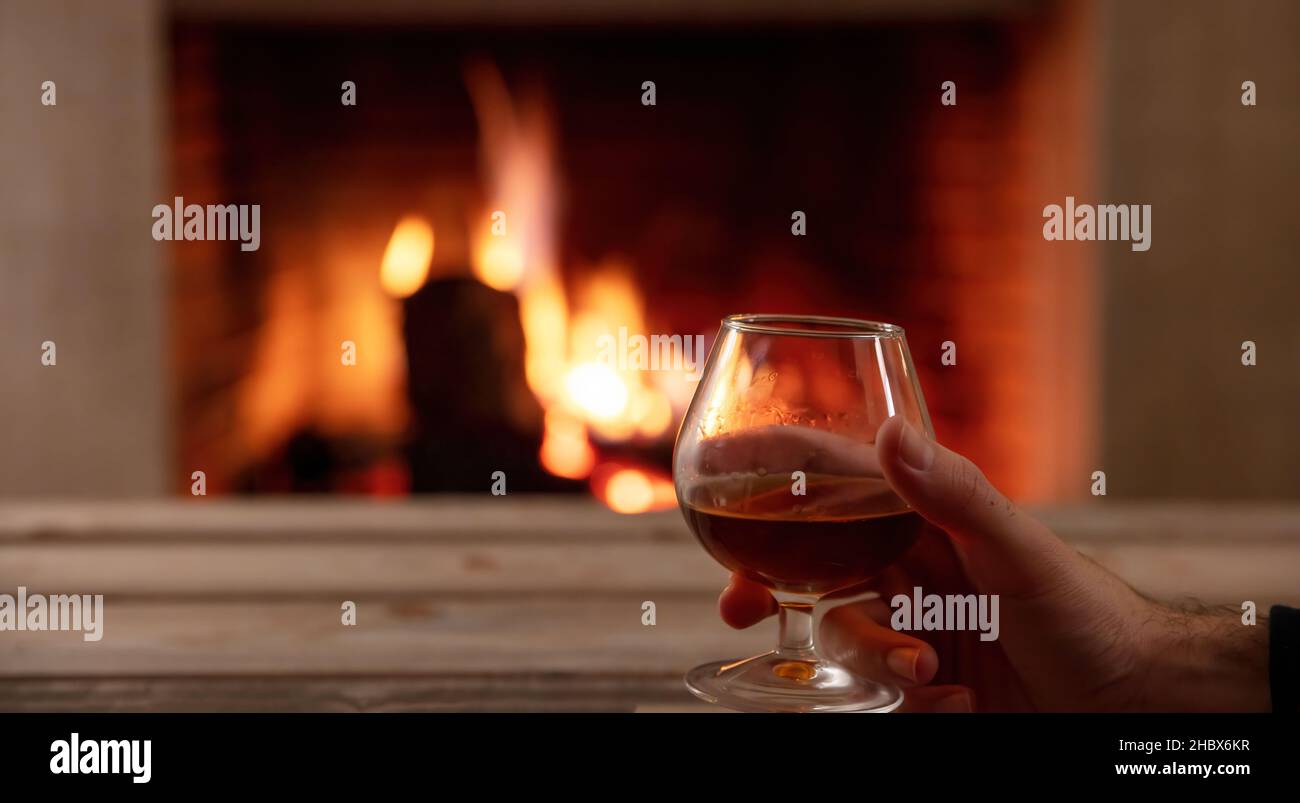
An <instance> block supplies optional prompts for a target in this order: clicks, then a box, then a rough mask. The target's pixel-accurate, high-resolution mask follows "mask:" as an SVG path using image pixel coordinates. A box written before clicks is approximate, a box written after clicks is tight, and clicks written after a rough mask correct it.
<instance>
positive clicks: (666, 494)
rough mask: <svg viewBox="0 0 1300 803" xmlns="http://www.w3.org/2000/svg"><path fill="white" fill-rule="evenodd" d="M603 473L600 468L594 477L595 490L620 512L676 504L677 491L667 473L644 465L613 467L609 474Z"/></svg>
mask: <svg viewBox="0 0 1300 803" xmlns="http://www.w3.org/2000/svg"><path fill="white" fill-rule="evenodd" d="M601 468H602V469H605V468H606V467H604V466H602V467H601ZM602 473H605V472H603V471H601V470H598V471H597V476H594V477H593V478H592V485H593V490H595V491H596V495H597V496H599V497H600V499H601V501H603V502H604V503H605V504H606V505H608V506H609V508H610V510H613V511H615V512H616V513H629V514H631V513H646V512H648V511H651V510H663V509H665V508H669V507H672V506H673V505H674V504H676V500H677V496H676V492H675V491H674V490H673V483H672V480H670V479H669V478H668V476H667V475H666V474H663V473H661V472H651V471H647V470H644V469H640V468H613V469H611V470H610V471H609V473H608V476H607V477H601V476H599V475H600V474H602Z"/></svg>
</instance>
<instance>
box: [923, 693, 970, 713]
mask: <svg viewBox="0 0 1300 803" xmlns="http://www.w3.org/2000/svg"><path fill="white" fill-rule="evenodd" d="M933 710H934V712H935V713H936V714H973V713H974V712H975V699H974V698H973V697H972V696H971V693H970V692H966V691H962V692H957V693H956V694H950V695H948V696H947V697H944V698H942V699H940V700H936V701H935V703H934V709H933Z"/></svg>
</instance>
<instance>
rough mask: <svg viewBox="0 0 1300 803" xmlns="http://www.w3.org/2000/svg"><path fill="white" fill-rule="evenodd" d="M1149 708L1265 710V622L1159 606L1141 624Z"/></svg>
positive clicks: (1145, 698)
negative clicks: (1147, 671) (1147, 670)
mask: <svg viewBox="0 0 1300 803" xmlns="http://www.w3.org/2000/svg"><path fill="white" fill-rule="evenodd" d="M1142 643H1143V644H1144V651H1145V655H1144V662H1145V663H1146V664H1147V666H1148V667H1149V670H1150V671H1149V673H1148V674H1147V682H1146V684H1145V685H1146V694H1145V695H1144V696H1143V705H1142V706H1141V707H1142V708H1143V709H1145V710H1148V711H1269V710H1271V709H1270V698H1269V685H1268V682H1269V675H1268V660H1269V652H1268V622H1267V620H1263V621H1259V622H1257V623H1256V624H1253V625H1248V624H1243V623H1242V621H1241V616H1240V614H1238V613H1235V612H1233V611H1232V610H1231V609H1225V610H1223V611H1222V612H1185V611H1177V610H1173V609H1171V608H1166V607H1163V606H1156V610H1155V611H1153V614H1152V616H1151V618H1150V620H1149V621H1148V622H1147V624H1146V626H1145V627H1144V637H1143V639H1142Z"/></svg>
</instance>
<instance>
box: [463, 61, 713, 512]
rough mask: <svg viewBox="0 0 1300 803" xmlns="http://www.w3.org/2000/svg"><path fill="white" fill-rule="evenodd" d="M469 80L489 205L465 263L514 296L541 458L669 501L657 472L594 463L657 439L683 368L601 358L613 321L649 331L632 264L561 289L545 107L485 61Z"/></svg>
mask: <svg viewBox="0 0 1300 803" xmlns="http://www.w3.org/2000/svg"><path fill="white" fill-rule="evenodd" d="M466 83H467V85H468V87H469V91H470V97H471V99H472V100H473V103H474V109H475V114H476V116H477V117H478V121H479V127H480V131H481V132H482V151H483V153H482V155H483V163H484V169H485V173H486V178H487V184H488V189H489V203H490V204H491V207H490V208H491V209H492V210H493V211H492V212H491V214H490V218H491V220H492V223H491V225H485V226H483V227H481V228H479V229H478V230H477V231H476V232H475V233H474V237H475V242H474V245H473V249H472V253H473V271H474V275H475V277H476V278H478V279H479V281H481V282H483V283H484V284H486V285H488V286H489V287H493V288H496V289H498V290H503V291H509V292H513V293H514V294H515V295H516V296H517V297H518V299H519V315H520V323H521V325H522V328H523V331H524V346H525V356H524V370H525V374H526V378H527V381H528V387H529V389H530V390H532V392H533V395H534V396H536V397H537V399H538V400H539V401H540V402H541V404H542V406H543V408H544V409H545V410H546V415H545V424H544V426H545V431H544V436H543V442H542V447H541V451H540V454H539V457H540V460H541V463H542V466H543V467H544V468H545V469H546V470H547V471H549V472H551V473H552V474H555V475H556V476H560V477H568V478H572V479H582V478H584V477H591V478H592V488H593V490H594V491H595V492H596V495H597V496H598V497H599V498H601V499H602V500H603V501H604V502H605V503H606V504H607V505H609V506H610V507H611V508H613V509H615V510H618V511H619V512H623V513H636V512H641V511H645V510H654V509H658V508H662V507H665V506H671V505H672V504H674V503H675V497H674V494H673V489H672V482H671V481H670V480H669V479H668V478H667V476H666V475H665V474H663V472H654V471H650V470H647V469H641V468H631V467H623V468H617V467H615V466H613V464H610V463H601V462H600V461H599V458H598V453H597V449H596V445H595V444H615V443H622V442H625V441H629V440H633V439H637V438H642V439H655V438H660V437H663V436H664V435H665V434H666V433H668V432H669V430H670V428H671V427H672V423H673V418H674V405H675V404H679V405H680V404H684V403H685V402H684V401H682V400H683V398H685V400H686V401H689V392H687V393H685V394H683V393H682V392H681V390H682V388H683V387H684V377H683V375H682V373H680V372H677V373H674V372H671V371H666V372H659V373H656V374H655V375H654V376H651V375H650V373H649V372H648V371H645V370H640V369H642V368H644V367H645V366H636V365H627V364H626V361H624V362H623V363H622V364H621V363H620V361H619V360H617V359H610V357H611V356H612V355H610V354H609V353H608V352H609V351H610V349H609V348H608V344H609V343H610V342H611V341H612V340H613V339H614V338H615V337H616V336H617V334H618V333H619V331H620V329H622V330H624V331H630V332H636V333H642V332H645V331H646V329H645V323H646V321H645V305H644V300H643V299H642V297H641V294H640V293H639V292H638V290H637V288H636V285H635V283H634V282H633V281H632V278H631V276H632V270H631V267H630V266H628V265H625V264H622V263H619V262H616V261H610V262H607V263H605V264H602V265H600V266H598V267H597V269H596V270H594V271H592V272H590V273H588V274H587V278H586V279H585V280H584V281H582V282H581V283H579V284H578V285H577V286H576V287H574V288H572V290H573V292H572V293H571V294H570V293H569V292H567V291H566V288H565V286H564V284H563V282H562V280H561V278H560V271H559V266H558V260H557V257H556V253H555V243H554V239H555V238H554V231H555V227H554V220H555V216H556V209H557V208H558V203H557V197H558V194H559V193H558V181H557V177H556V171H555V168H554V155H553V147H552V136H551V125H550V116H549V113H548V111H547V107H546V105H545V104H544V103H542V102H541V101H540V100H539V99H538V98H536V97H530V98H526V99H525V102H523V103H516V102H515V100H514V99H513V98H512V97H511V95H510V93H509V91H508V90H507V88H506V86H505V82H504V80H503V79H502V77H501V75H500V73H499V72H497V71H496V69H495V68H493V67H491V66H490V65H483V64H479V65H475V66H474V67H472V68H471V69H469V70H468V71H467V73H466ZM602 344H605V348H604V349H602ZM674 383H675V386H674ZM615 469H617V470H615ZM611 472H612V473H611Z"/></svg>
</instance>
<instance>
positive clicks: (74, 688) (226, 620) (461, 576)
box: [0, 497, 1300, 711]
mask: <svg viewBox="0 0 1300 803" xmlns="http://www.w3.org/2000/svg"><path fill="white" fill-rule="evenodd" d="M1039 515H1040V516H1041V517H1042V518H1043V519H1044V520H1045V521H1047V522H1048V523H1049V524H1051V525H1052V526H1054V527H1055V528H1056V529H1057V531H1058V532H1059V533H1061V534H1062V535H1063V536H1064V537H1066V538H1067V539H1068V540H1070V541H1071V542H1072V543H1074V544H1075V545H1076V546H1077V547H1078V548H1080V549H1081V550H1082V551H1084V552H1086V553H1088V554H1091V555H1092V556H1093V557H1095V558H1096V559H1097V560H1098V561H1099V562H1101V563H1102V564H1103V565H1106V566H1108V567H1110V568H1112V569H1113V570H1115V571H1117V572H1118V573H1120V574H1121V575H1122V576H1124V577H1125V578H1126V579H1128V580H1129V581H1130V582H1132V583H1133V584H1134V585H1135V586H1137V587H1138V588H1140V589H1142V590H1144V591H1146V592H1148V593H1150V594H1152V595H1154V596H1157V597H1160V598H1169V599H1172V598H1179V597H1186V596H1194V597H1197V598H1199V599H1201V600H1204V601H1207V602H1227V603H1231V604H1233V605H1240V603H1241V601H1242V600H1246V599H1250V600H1254V601H1255V602H1257V603H1258V604H1259V606H1260V609H1261V611H1263V610H1266V609H1267V606H1268V605H1269V604H1272V603H1274V602H1286V603H1291V604H1300V582H1297V570H1300V506H1280V507H1261V506H1232V505H1213V506H1207V505H1163V506H1156V505H1130V504H1123V503H1115V502H1102V503H1098V504H1094V505H1091V506H1087V507H1080V508H1071V509H1052V510H1043V511H1039ZM725 577H726V575H725V572H724V571H723V570H722V569H721V568H720V567H719V566H717V565H716V564H715V563H714V562H713V561H712V560H711V559H710V558H709V557H708V556H707V555H706V554H705V553H704V551H703V550H702V549H701V548H700V547H699V546H698V545H697V544H696V543H695V541H694V539H693V538H692V537H691V535H690V534H689V532H688V531H687V530H686V528H685V526H684V525H683V523H682V521H681V518H680V516H679V514H678V513H677V512H676V511H667V512H664V513H656V514H649V515H643V516H631V517H629V516H620V515H618V514H615V513H612V512H609V511H607V510H605V509H603V508H601V507H599V506H598V505H597V504H595V503H594V502H592V501H590V500H586V499H582V498H577V497H573V498H567V497H565V498H556V497H537V498H527V497H499V498H498V497H482V498H478V497H476V498H464V497H441V498H438V497H435V498H431V499H429V500H427V501H416V502H408V501H402V502H372V501H340V500H334V499H324V498H323V499H319V500H312V499H289V500H276V501H206V500H198V501H189V500H161V501H148V502H111V503H110V502H94V503H87V502H74V503H66V504H65V503H56V502H21V503H15V502H9V503H0V593H8V594H14V593H16V589H17V587H18V586H19V585H23V586H26V587H27V589H28V591H29V593H102V594H104V595H105V613H104V619H105V622H104V637H103V639H102V640H101V641H99V642H94V643H88V642H85V641H83V640H82V639H81V636H80V634H79V633H75V632H54V633H43V632H37V633H32V632H17V633H16V632H0V710H4V711H14V710H22V711H49V710H65V711H85V710H96V711H99V710H105V711H108V710H111V711H157V710H167V711H232V710H234V711H285V710H287V711H302V710H311V711H319V710H326V711H363V710H365V711H393V710H400V711H406V710H485V709H487V710H525V711H527V710H557V709H558V710H643V711H645V710H678V709H690V708H694V707H696V706H695V704H694V701H693V700H692V698H690V696H689V695H688V694H687V693H686V692H685V690H684V689H683V687H682V684H681V675H682V673H683V672H684V671H685V670H686V669H687V668H689V667H690V666H692V665H694V664H695V663H698V662H701V661H704V660H706V659H714V658H718V657H724V656H740V655H747V654H751V653H755V652H759V651H762V650H764V649H767V648H769V647H770V646H771V643H772V641H773V639H774V638H775V633H774V629H773V628H772V627H760V628H756V629H754V630H753V631H752V632H734V631H731V630H730V629H728V628H727V627H725V626H724V625H723V624H722V623H721V622H720V621H719V620H718V618H717V616H716V612H715V601H716V598H717V594H718V591H719V589H720V588H721V586H722V585H723V583H724V582H725ZM346 600H351V601H353V602H355V603H356V604H357V625H356V626H353V627H349V626H345V625H343V624H342V623H341V605H342V603H343V602H344V601H346ZM646 601H652V602H654V603H655V606H656V624H655V625H654V626H646V625H643V624H642V603H643V602H646Z"/></svg>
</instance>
